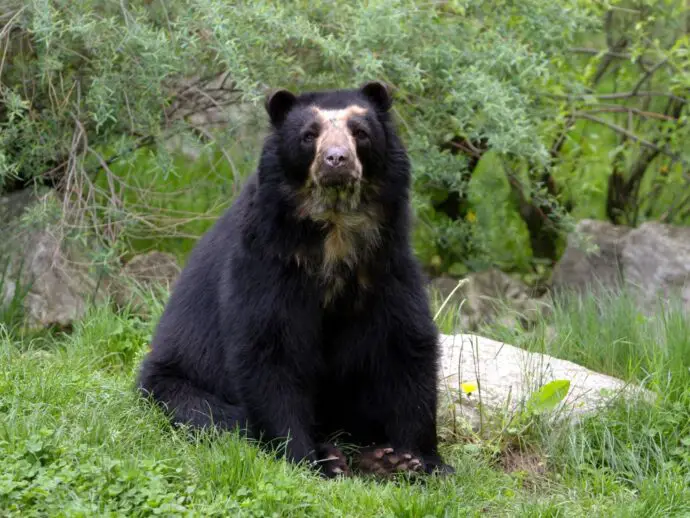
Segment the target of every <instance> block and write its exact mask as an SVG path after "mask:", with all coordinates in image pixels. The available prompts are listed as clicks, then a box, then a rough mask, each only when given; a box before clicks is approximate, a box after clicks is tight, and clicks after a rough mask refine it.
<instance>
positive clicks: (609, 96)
mask: <svg viewBox="0 0 690 518" xmlns="http://www.w3.org/2000/svg"><path fill="white" fill-rule="evenodd" d="M540 95H542V96H544V97H550V98H552V99H563V100H567V101H577V100H582V99H586V98H588V97H594V98H596V99H603V100H607V101H612V100H620V99H631V98H634V97H667V98H669V99H673V100H674V101H678V102H681V103H683V104H687V102H688V101H687V99H684V98H683V97H679V96H677V95H674V94H671V93H668V92H651V91H644V90H642V91H638V92H632V91H630V92H618V93H613V94H596V93H591V94H570V95H558V94H550V93H546V92H545V93H543V94H540Z"/></svg>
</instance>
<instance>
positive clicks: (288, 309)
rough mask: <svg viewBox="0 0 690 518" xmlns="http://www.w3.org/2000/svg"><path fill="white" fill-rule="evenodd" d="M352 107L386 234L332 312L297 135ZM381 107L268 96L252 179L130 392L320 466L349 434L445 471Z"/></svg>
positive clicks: (430, 364) (395, 153)
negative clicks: (325, 113)
mask: <svg viewBox="0 0 690 518" xmlns="http://www.w3.org/2000/svg"><path fill="white" fill-rule="evenodd" d="M272 101H277V102H275V103H273V104H272ZM355 102H356V103H358V104H360V105H362V106H366V107H368V108H370V113H369V115H367V120H366V126H367V131H368V132H369V135H370V139H369V142H368V143H364V144H362V146H361V148H360V149H358V155H359V157H360V160H361V162H362V164H363V171H364V172H363V176H364V179H365V182H366V185H367V188H366V189H364V190H363V202H362V203H363V206H364V207H370V208H371V207H374V208H376V209H378V211H379V212H378V214H379V218H378V220H377V221H378V225H379V237H380V239H379V240H378V246H376V247H375V248H372V249H371V250H370V252H369V254H368V255H367V254H362V255H361V256H360V261H359V262H358V263H357V264H356V265H354V266H353V265H342V266H341V267H340V269H339V270H338V273H339V275H341V276H342V279H344V282H345V284H344V288H343V290H342V291H341V292H339V294H338V295H337V296H336V297H335V298H334V299H333V300H332V301H331V302H330V303H328V304H326V303H324V292H325V290H326V289H327V282H326V281H325V280H324V279H323V278H322V276H320V275H319V271H318V268H310V267H309V261H311V264H312V265H313V264H319V261H320V259H321V256H322V253H323V242H324V238H325V235H326V232H328V227H327V226H324V225H323V224H319V223H317V222H314V221H312V220H310V219H309V218H306V219H305V218H300V217H298V216H297V204H298V198H297V195H296V192H297V191H298V189H300V188H301V187H302V186H303V185H304V182H305V181H306V178H307V169H308V167H309V163H310V160H311V158H312V157H313V150H310V149H309V147H308V146H305V145H304V144H303V142H301V141H300V129H301V128H302V127H303V125H304V124H305V121H307V122H308V119H309V117H310V115H309V112H308V111H307V110H306V109H305V107H306V106H307V105H309V104H311V103H313V104H316V105H318V106H320V107H325V108H342V107H346V106H348V105H350V104H352V103H355ZM389 106H390V99H389V97H388V93H387V91H385V90H383V89H382V88H380V87H378V86H377V85H376V84H374V85H373V86H372V85H368V86H367V87H364V88H361V89H355V90H338V91H328V92H316V93H306V94H302V95H300V96H292V95H291V94H288V93H279V94H278V95H277V96H276V95H275V94H274V96H273V97H272V98H269V99H268V101H267V104H266V109H267V111H268V113H269V115H270V117H271V121H272V131H271V133H270V135H269V136H268V137H267V139H266V141H265V145H264V148H263V152H262V155H261V159H260V163H259V166H258V171H257V172H256V173H255V174H254V175H252V176H251V177H250V179H249V180H248V182H247V184H246V185H245V186H244V188H243V190H242V192H241V194H240V195H239V197H238V199H237V200H236V201H235V202H234V204H233V205H232V207H231V208H230V209H229V210H228V211H227V212H226V213H225V214H224V215H223V216H222V217H221V218H220V219H219V221H218V222H217V223H216V224H215V226H214V227H213V228H212V229H211V230H210V231H209V232H208V233H207V234H206V235H205V236H204V237H203V238H202V239H201V240H200V241H199V243H198V245H197V246H196V248H195V249H194V251H193V252H192V254H191V256H190V258H189V261H188V264H187V266H186V267H185V269H184V271H183V272H182V274H181V276H180V278H179V279H178V281H177V283H176V285H175V286H174V289H173V292H172V294H171V297H170V299H169V301H168V303H167V306H166V308H165V311H164V313H163V315H162V318H161V320H160V322H159V325H158V327H157V330H156V334H155V338H154V340H153V343H152V350H151V352H150V353H149V355H148V356H147V357H146V359H145V361H144V362H143V365H142V368H141V371H140V375H139V379H138V384H139V388H140V389H141V390H142V391H143V392H144V393H146V394H148V393H150V394H152V396H153V398H154V399H155V400H156V401H158V402H159V403H161V404H164V406H166V407H167V408H168V410H169V411H170V412H171V413H172V416H173V419H174V421H176V422H184V423H189V424H192V425H194V426H197V427H205V426H208V425H210V424H211V423H214V424H215V425H217V426H219V427H221V428H225V429H232V428H234V427H236V426H238V425H239V426H240V427H244V426H245V425H246V429H245V430H246V431H247V432H248V433H249V435H250V436H252V437H257V438H258V437H259V436H261V437H262V438H263V439H264V440H266V439H279V438H285V437H287V436H288V434H289V436H290V441H289V443H288V445H287V450H286V451H287V456H288V458H290V459H291V460H294V461H301V460H307V461H316V460H318V458H317V457H318V449H319V448H320V447H321V446H320V445H321V444H322V443H324V442H326V441H327V440H328V438H329V437H330V436H331V435H333V434H336V433H339V432H345V436H344V440H345V441H346V442H348V443H354V444H359V445H363V446H364V445H371V444H383V443H385V444H389V445H391V446H392V447H394V448H397V449H407V450H409V451H411V452H414V453H415V454H416V455H419V456H420V458H422V459H423V461H424V463H425V467H426V470H427V471H431V470H432V469H434V468H440V469H441V470H445V471H452V469H451V468H449V467H448V466H445V465H444V464H443V462H442V460H441V458H440V457H439V455H438V452H437V436H436V403H437V347H438V343H437V336H438V335H437V330H436V327H435V325H434V322H433V320H432V317H431V314H430V308H429V306H428V302H427V298H426V294H425V291H424V287H423V281H422V276H421V272H420V269H419V267H418V264H417V262H416V261H415V259H414V257H413V255H412V253H411V250H410V244H409V237H408V234H409V227H410V223H409V217H408V210H409V200H408V190H409V183H410V166H409V162H408V157H407V154H406V151H405V149H404V147H403V145H402V143H401V142H400V141H399V139H398V136H397V135H396V132H395V129H394V127H393V125H392V122H391V120H390V116H389V113H388V111H387V110H388V108H389ZM272 110H273V111H272ZM297 252H299V253H301V254H303V256H304V257H306V258H307V259H309V260H308V261H307V264H303V263H300V262H297V261H295V254H296V253H297ZM362 272H365V273H366V278H367V282H366V283H364V282H362V281H361V279H360V277H358V275H359V274H361V273H362Z"/></svg>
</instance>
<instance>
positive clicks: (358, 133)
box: [353, 129, 369, 141]
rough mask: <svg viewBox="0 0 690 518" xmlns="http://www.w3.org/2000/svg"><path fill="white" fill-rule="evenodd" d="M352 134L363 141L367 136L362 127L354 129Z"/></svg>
mask: <svg viewBox="0 0 690 518" xmlns="http://www.w3.org/2000/svg"><path fill="white" fill-rule="evenodd" d="M353 136H354V137H355V138H356V139H357V140H359V141H364V140H366V139H368V138H369V135H368V134H367V132H366V131H364V130H362V129H356V130H355V131H353Z"/></svg>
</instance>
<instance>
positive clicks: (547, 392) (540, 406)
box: [527, 380, 570, 414]
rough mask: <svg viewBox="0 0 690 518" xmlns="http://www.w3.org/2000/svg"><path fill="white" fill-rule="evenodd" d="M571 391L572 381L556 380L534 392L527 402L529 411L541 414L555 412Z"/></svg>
mask: <svg viewBox="0 0 690 518" xmlns="http://www.w3.org/2000/svg"><path fill="white" fill-rule="evenodd" d="M569 389H570V380H554V381H551V382H549V383H547V384H546V385H544V386H543V387H541V388H540V389H539V390H538V391H536V392H534V393H533V394H532V396H531V397H530V398H529V400H528V401H527V410H528V411H529V412H531V413H534V414H540V413H542V412H546V411H549V410H553V409H554V408H556V406H557V405H558V404H559V403H560V402H561V401H563V399H564V398H565V396H566V395H567V394H568V390H569Z"/></svg>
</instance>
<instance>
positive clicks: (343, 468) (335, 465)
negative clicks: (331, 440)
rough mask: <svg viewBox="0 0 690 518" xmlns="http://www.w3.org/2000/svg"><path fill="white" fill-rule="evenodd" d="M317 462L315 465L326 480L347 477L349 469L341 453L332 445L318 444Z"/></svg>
mask: <svg viewBox="0 0 690 518" xmlns="http://www.w3.org/2000/svg"><path fill="white" fill-rule="evenodd" d="M316 455H317V460H316V462H315V465H316V467H317V469H318V470H319V472H320V473H321V474H322V475H323V476H324V477H326V478H335V477H347V476H349V475H350V468H349V466H348V465H347V459H346V458H345V455H343V452H341V451H340V450H339V449H338V448H336V447H335V446H333V445H332V444H320V445H319V446H318V447H317V450H316Z"/></svg>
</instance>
